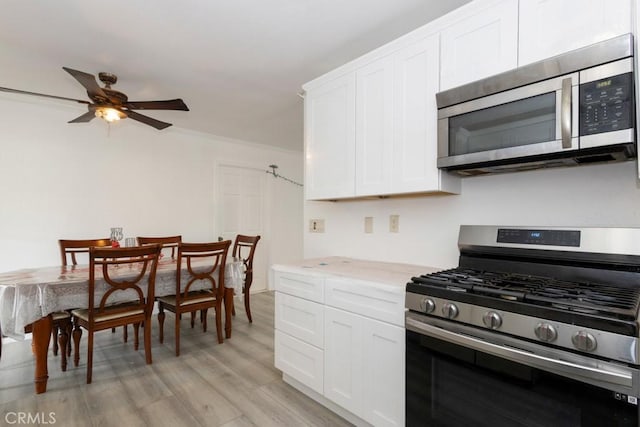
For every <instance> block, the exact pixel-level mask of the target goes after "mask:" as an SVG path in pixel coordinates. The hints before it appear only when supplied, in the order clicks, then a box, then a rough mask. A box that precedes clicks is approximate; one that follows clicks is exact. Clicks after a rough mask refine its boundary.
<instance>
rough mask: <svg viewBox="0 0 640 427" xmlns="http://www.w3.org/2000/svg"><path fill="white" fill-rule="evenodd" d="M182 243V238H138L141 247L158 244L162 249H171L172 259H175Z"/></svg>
mask: <svg viewBox="0 0 640 427" xmlns="http://www.w3.org/2000/svg"><path fill="white" fill-rule="evenodd" d="M181 242H182V236H167V237H138V244H139V245H141V246H142V245H148V244H152V243H157V244H159V245H160V246H161V247H162V249H166V248H168V249H171V259H175V257H176V251H177V249H178V244H180V243H181Z"/></svg>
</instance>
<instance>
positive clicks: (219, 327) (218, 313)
mask: <svg viewBox="0 0 640 427" xmlns="http://www.w3.org/2000/svg"><path fill="white" fill-rule="evenodd" d="M215 310H216V332H217V333H218V344H222V342H223V338H222V304H218V306H217V307H216V308H215Z"/></svg>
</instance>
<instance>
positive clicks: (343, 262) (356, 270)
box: [271, 256, 442, 288]
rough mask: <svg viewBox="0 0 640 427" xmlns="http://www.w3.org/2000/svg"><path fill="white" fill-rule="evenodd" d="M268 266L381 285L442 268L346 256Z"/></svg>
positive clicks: (407, 280)
mask: <svg viewBox="0 0 640 427" xmlns="http://www.w3.org/2000/svg"><path fill="white" fill-rule="evenodd" d="M271 268H272V269H274V270H277V271H285V272H291V273H300V274H311V275H320V276H327V275H330V276H339V277H349V278H353V279H360V280H366V281H368V282H374V283H380V284H384V285H394V286H401V287H403V288H404V287H405V286H406V284H407V282H409V281H410V280H411V277H413V276H419V275H421V274H428V273H433V272H435V271H440V270H442V268H436V267H428V266H424V265H413V264H401V263H394V262H381V261H371V260H362V259H356V258H346V257H335V256H334V257H326V258H312V259H305V260H301V261H298V262H292V263H289V264H274V265H273V266H272V267H271Z"/></svg>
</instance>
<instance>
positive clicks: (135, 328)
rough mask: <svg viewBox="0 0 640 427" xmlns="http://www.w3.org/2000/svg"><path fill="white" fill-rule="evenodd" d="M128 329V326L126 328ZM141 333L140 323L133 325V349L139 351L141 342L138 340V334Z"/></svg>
mask: <svg viewBox="0 0 640 427" xmlns="http://www.w3.org/2000/svg"><path fill="white" fill-rule="evenodd" d="M125 328H126V326H125ZM139 331H140V323H134V324H133V334H134V335H133V349H134V350H135V351H138V347H139V346H140V341H139V340H138V333H139Z"/></svg>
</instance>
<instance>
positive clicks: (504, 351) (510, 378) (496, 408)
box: [406, 312, 639, 427]
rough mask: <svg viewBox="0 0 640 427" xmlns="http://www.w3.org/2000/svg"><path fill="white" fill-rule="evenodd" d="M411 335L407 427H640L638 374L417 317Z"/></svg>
mask: <svg viewBox="0 0 640 427" xmlns="http://www.w3.org/2000/svg"><path fill="white" fill-rule="evenodd" d="M406 327H407V345H406V420H407V425H408V426H423V425H429V426H456V427H457V426H465V425H466V426H563V427H571V426H605V425H606V426H608V427H611V426H634V427H635V426H638V413H639V412H638V405H637V396H638V379H639V377H638V370H637V369H635V368H630V367H628V366H626V365H622V364H614V363H609V362H603V361H599V360H594V359H590V358H586V357H584V356H580V355H575V354H572V353H568V352H564V351H558V350H555V349H551V350H550V349H549V348H546V347H544V346H539V345H537V344H532V343H528V342H522V341H521V340H515V339H513V338H510V337H502V336H500V335H499V334H495V333H491V332H489V333H487V331H483V330H476V329H475V328H470V327H467V326H464V325H457V324H454V325H451V324H450V323H446V322H443V321H440V320H438V319H432V318H428V317H427V316H423V315H419V314H416V313H412V312H409V313H407V319H406ZM443 327H444V328H443ZM451 329H454V330H451ZM496 335H497V336H496ZM537 347H539V348H537ZM614 390H617V391H614Z"/></svg>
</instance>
